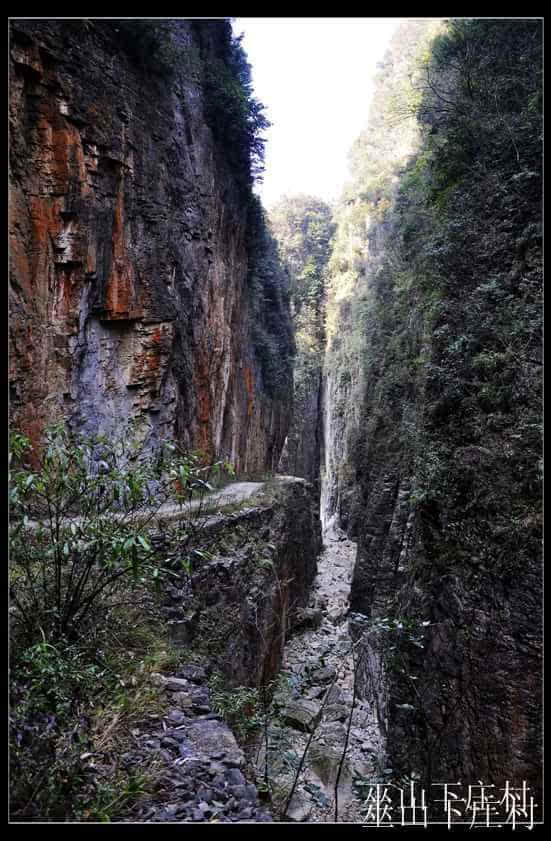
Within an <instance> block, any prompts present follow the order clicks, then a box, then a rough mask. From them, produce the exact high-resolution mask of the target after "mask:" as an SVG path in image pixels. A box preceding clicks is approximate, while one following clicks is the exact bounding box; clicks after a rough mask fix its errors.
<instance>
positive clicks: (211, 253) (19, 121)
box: [10, 19, 291, 471]
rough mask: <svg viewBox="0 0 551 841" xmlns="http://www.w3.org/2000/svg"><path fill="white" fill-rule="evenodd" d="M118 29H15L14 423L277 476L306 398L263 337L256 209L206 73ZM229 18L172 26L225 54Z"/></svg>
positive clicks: (27, 429) (210, 56)
mask: <svg viewBox="0 0 551 841" xmlns="http://www.w3.org/2000/svg"><path fill="white" fill-rule="evenodd" d="M115 24H116V22H113V21H94V22H90V21H79V20H71V21H69V20H65V21H64V20H45V19H40V20H23V19H20V20H12V22H11V45H10V46H11V66H10V74H11V75H10V131H11V136H10V141H11V145H10V150H11V156H10V166H11V187H10V277H11V288H10V310H11V319H10V337H11V339H10V340H11V345H10V365H11V369H10V397H11V410H12V417H13V421H14V423H15V424H16V425H18V426H20V428H21V430H22V431H23V432H24V433H26V434H27V435H29V436H30V438H31V440H32V441H33V443H37V442H38V441H39V438H40V434H41V431H42V430H43V428H44V426H45V425H46V424H48V423H50V422H52V421H54V420H58V419H60V418H64V419H67V420H69V421H70V423H71V425H72V427H73V428H74V429H77V430H79V431H84V432H92V433H96V432H98V431H99V432H102V433H106V434H112V433H114V432H119V431H121V429H122V428H123V427H124V426H125V425H126V424H127V423H128V422H129V421H133V422H136V423H137V424H138V426H139V428H140V435H141V437H142V438H144V439H145V440H146V441H147V442H148V446H150V447H151V448H154V447H155V444H156V442H157V441H158V440H159V439H161V438H163V437H176V438H178V439H179V440H180V441H181V442H182V443H183V444H184V445H185V446H188V447H190V448H194V449H200V450H202V451H203V452H204V453H205V454H207V455H208V456H212V455H214V454H216V455H218V454H220V453H224V454H225V455H227V456H228V457H229V458H230V459H231V461H232V462H233V464H234V466H235V467H236V469H237V470H238V471H264V470H265V469H273V468H274V467H275V465H276V464H277V460H278V458H279V453H280V451H281V448H282V446H283V442H284V439H285V434H286V429H287V426H288V417H289V409H290V399H291V398H290V394H288V395H287V396H285V395H283V396H279V397H278V398H272V397H269V396H268V395H267V394H266V392H265V390H264V385H263V382H262V375H261V371H260V367H259V363H258V361H257V359H256V356H255V353H254V350H253V348H252V344H251V340H250V338H249V336H250V319H249V302H248V297H247V283H246V276H247V265H248V246H247V224H248V223H247V206H246V201H245V200H244V198H243V194H242V192H240V189H239V188H238V184H237V182H236V178H235V175H234V173H233V172H232V169H231V167H230V165H229V164H228V156H227V154H226V152H227V150H225V149H224V148H223V147H222V146H221V144H220V143H218V142H215V140H214V138H213V135H212V132H211V130H210V128H209V126H208V124H207V121H206V117H205V100H204V93H203V90H202V88H201V85H200V84H199V81H198V79H197V77H196V76H194V75H193V73H191V72H188V73H185V72H183V73H178V74H176V75H175V76H174V77H173V78H170V79H168V80H167V79H166V78H163V77H161V76H159V75H156V73H155V72H153V71H154V70H155V68H154V69H153V70H151V68H150V69H149V71H148V70H146V69H144V68H143V66H141V65H140V64H139V63H138V62H136V60H134V59H133V58H132V56H131V55H130V54H129V53H128V52H127V51H125V49H123V48H121V44H120V42H119V41H118V40H117V38H118V36H117V30H116V26H115ZM222 25H223V22H218V21H201V22H199V21H191V20H176V21H171V22H170V27H169V32H168V34H167V37H169V38H170V41H171V43H170V44H169V48H170V49H173V50H174V52H175V55H177V56H183V57H184V59H185V57H186V55H188V53H189V55H190V56H193V55H197V54H199V55H200V57H201V60H204V61H207V62H214V61H217V60H221V58H222V42H221V27H222ZM178 60H180V59H178Z"/></svg>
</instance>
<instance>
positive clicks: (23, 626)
mask: <svg viewBox="0 0 551 841" xmlns="http://www.w3.org/2000/svg"><path fill="white" fill-rule="evenodd" d="M215 467H216V468H217V469H218V468H221V467H222V465H216V466H215ZM210 473H212V470H211V469H210V468H209V467H208V466H204V465H203V464H202V463H201V461H200V459H199V458H198V457H197V456H195V455H193V454H187V453H183V452H180V451H179V450H178V448H177V447H176V445H173V444H171V443H168V442H166V443H165V444H164V446H163V447H162V449H161V450H160V451H159V453H158V455H157V458H156V459H155V460H154V461H149V460H147V459H146V458H145V457H144V453H143V451H142V449H141V447H140V446H138V445H135V444H133V443H132V438H131V437H130V436H122V437H121V438H120V440H118V441H109V440H107V439H106V438H102V437H96V438H94V439H93V438H90V437H87V438H85V437H81V438H76V439H75V438H73V437H72V436H71V435H70V434H69V433H67V431H66V430H65V429H64V428H63V427H62V426H57V427H54V428H52V429H50V430H48V431H47V433H46V435H45V439H44V442H43V445H42V447H41V450H40V452H35V451H33V450H32V449H31V447H30V444H29V441H28V440H27V439H26V438H25V437H24V436H22V435H20V434H18V433H14V434H13V435H12V448H11V456H10V509H11V510H10V514H11V517H10V534H9V539H10V569H9V583H10V604H11V606H10V778H11V808H12V816H13V817H14V818H16V819H31V818H34V819H37V818H41V819H47V818H50V819H52V818H62V819H64V818H67V817H73V818H76V819H82V820H109V819H110V817H112V816H113V815H117V816H120V815H121V814H124V810H125V809H127V808H129V807H130V806H131V804H132V802H133V800H134V799H135V797H136V796H137V794H138V793H139V791H141V790H142V788H143V786H144V785H145V786H147V785H149V784H150V783H151V782H152V780H153V778H154V769H149V770H150V771H151V774H150V773H149V771H148V772H147V774H146V777H144V778H142V779H140V780H138V779H134V778H130V777H129V776H128V775H125V774H123V773H122V772H121V773H120V774H119V773H117V774H115V775H113V774H112V773H111V772H109V770H108V768H107V770H105V768H103V767H102V765H106V766H109V761H108V756H109V754H110V752H111V751H114V752H115V753H116V752H124V749H125V747H124V746H125V743H126V741H127V740H128V739H129V738H130V737H129V730H130V728H131V727H132V722H133V721H139V720H140V719H143V717H144V716H145V715H147V714H152V715H155V716H158V714H159V712H160V711H161V710H162V699H161V698H160V696H159V692H158V690H157V689H156V688H155V687H153V686H151V684H150V681H149V676H150V674H151V673H152V672H157V671H159V670H163V669H170V668H171V667H174V665H175V664H176V663H177V662H178V659H179V657H178V655H177V654H176V653H175V652H173V651H172V650H171V648H170V645H169V642H168V637H167V628H166V624H165V622H164V621H163V619H162V617H161V616H160V613H159V601H158V597H157V594H158V591H159V590H160V582H161V581H164V580H165V579H168V580H170V579H171V578H172V576H174V575H181V572H182V571H183V572H184V573H186V572H187V574H188V576H190V575H191V572H192V570H193V567H194V565H195V564H196V563H198V562H201V561H202V559H203V558H204V556H205V552H204V551H203V548H202V546H203V542H204V541H202V540H201V522H202V520H201V517H200V514H201V508H202V496H201V495H204V493H205V492H206V491H208V490H209V489H210V488H211V486H210V484H209V482H208V481H207V477H208V476H209V475H210ZM197 494H200V495H199V497H198V498H197ZM192 499H196V501H195V502H194V503H193V505H194V506H195V507H192V506H191V505H190V507H189V508H183V509H182V518H181V519H180V520H179V521H178V524H177V526H176V527H174V528H173V529H171V530H170V532H169V533H170V541H169V544H170V545H169V546H168V547H167V546H165V545H164V543H163V542H162V541H161V543H160V544H159V543H158V542H157V541H156V539H155V535H153V534H152V532H153V517H154V515H155V514H156V513H157V512H158V511H159V509H160V507H161V505H162V504H163V503H164V502H166V501H169V500H173V501H174V502H175V503H177V504H178V503H179V504H180V505H181V506H183V505H184V503H188V502H189V503H191V502H192ZM165 531H166V530H165ZM175 564H176V566H177V569H178V571H179V572H178V573H176V572H175V571H174V565H175ZM144 770H145V771H147V769H144Z"/></svg>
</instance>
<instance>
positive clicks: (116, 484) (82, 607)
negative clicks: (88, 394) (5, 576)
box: [9, 426, 211, 645]
mask: <svg viewBox="0 0 551 841" xmlns="http://www.w3.org/2000/svg"><path fill="white" fill-rule="evenodd" d="M29 453H30V443H29V441H28V440H27V439H26V438H25V437H24V436H21V435H18V434H15V435H14V436H13V446H12V465H11V466H12V471H11V477H10V480H11V488H10V508H11V523H10V533H9V539H10V592H11V599H12V605H11V618H12V622H13V626H14V633H15V634H16V636H17V638H18V639H22V640H24V642H25V644H27V645H32V644H35V643H37V642H39V641H40V639H41V638H43V639H46V640H47V642H48V643H53V642H56V641H59V640H69V641H70V640H76V639H78V638H79V637H81V636H83V635H84V634H86V633H87V632H89V631H90V630H91V629H93V627H94V626H97V625H98V624H99V623H100V622H102V621H103V619H104V617H105V614H107V613H108V612H109V609H110V606H111V604H112V603H113V602H114V601H116V600H117V596H118V592H119V589H120V586H121V584H122V583H123V580H127V579H130V580H132V581H135V582H137V581H140V580H143V579H144V578H147V580H149V581H150V582H151V583H154V582H155V581H158V579H159V577H160V576H162V575H163V568H162V565H161V563H160V559H159V557H158V554H157V552H156V550H155V548H154V547H153V546H152V545H151V541H150V539H149V537H148V531H149V530H150V528H151V521H152V519H153V517H154V516H155V514H156V513H157V512H158V511H159V509H160V507H161V505H163V503H166V502H167V501H170V500H173V501H175V502H184V501H185V500H188V499H190V498H191V496H192V495H193V493H194V492H197V491H199V492H200V493H204V492H205V491H206V490H209V489H211V488H210V486H209V485H208V483H207V482H206V481H205V479H204V476H205V470H209V469H210V468H205V467H203V466H201V464H200V462H199V459H198V457H197V456H195V455H191V454H187V453H182V452H179V451H178V449H177V447H176V445H174V444H171V443H165V444H164V445H163V447H162V448H161V449H160V451H159V453H158V456H157V458H156V459H155V460H154V461H151V460H149V461H148V460H146V459H145V458H144V455H143V453H142V452H141V449H140V447H139V446H137V445H136V444H133V443H132V442H131V441H129V440H125V439H124V438H121V439H120V440H118V441H109V440H108V439H106V438H103V437H96V438H92V437H81V438H78V439H73V438H72V437H71V436H70V435H69V433H67V432H66V431H65V429H64V428H63V427H61V426H58V427H54V428H52V429H50V430H48V431H47V433H46V435H45V439H44V445H43V447H42V450H41V454H40V455H39V454H37V453H35V454H34V455H35V466H34V467H31V465H30V463H29V462H28V461H27V457H28V455H29Z"/></svg>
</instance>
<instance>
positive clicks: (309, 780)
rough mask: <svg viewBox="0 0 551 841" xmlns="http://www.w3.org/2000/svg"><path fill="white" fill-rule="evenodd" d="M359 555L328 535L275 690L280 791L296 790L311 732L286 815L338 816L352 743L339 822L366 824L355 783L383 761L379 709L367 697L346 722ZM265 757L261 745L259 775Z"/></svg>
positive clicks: (272, 765) (274, 767) (272, 745)
mask: <svg viewBox="0 0 551 841" xmlns="http://www.w3.org/2000/svg"><path fill="white" fill-rule="evenodd" d="M355 557H356V545H355V544H354V543H353V542H352V541H350V540H348V539H347V538H346V536H345V535H344V534H343V533H342V532H341V531H340V530H338V529H336V528H335V527H332V528H331V530H329V531H328V532H327V533H326V534H325V546H324V550H323V552H322V554H321V555H320V558H319V560H318V575H317V577H316V580H315V582H314V585H313V588H312V594H311V598H310V603H309V606H308V607H307V608H306V609H305V610H304V611H303V615H304V622H303V623H302V625H301V628H300V632H299V633H297V634H296V635H295V636H294V637H293V638H292V639H291V640H290V641H289V642H288V643H287V645H286V648H285V658H284V666H283V675H282V676H283V678H284V681H285V682H286V684H287V686H286V688H285V689H282V690H281V691H280V692H279V693H277V694H276V696H275V699H274V700H275V701H276V703H277V704H278V705H279V715H278V719H277V721H274V722H272V726H271V727H270V731H269V736H270V741H269V749H268V767H269V769H270V775H271V778H272V783H273V784H274V786H275V788H276V789H279V790H280V791H282V792H285V791H287V792H288V791H289V790H290V787H291V785H292V783H293V780H294V777H295V774H296V770H297V767H298V763H299V762H300V758H301V757H302V755H303V752H304V750H305V748H306V745H307V742H308V739H309V738H310V737H311V734H312V733H313V736H312V737H311V742H310V746H309V748H308V752H307V754H306V759H305V762H304V767H303V770H302V772H301V775H300V779H299V782H298V785H297V787H296V791H295V794H294V796H293V799H292V801H291V803H290V805H289V807H288V808H287V812H286V819H287V820H291V821H308V822H309V823H315V822H327V821H334V815H335V783H336V780H337V775H338V774H339V767H340V766H341V759H342V756H343V751H344V749H345V744H346V743H347V744H346V754H345V758H344V761H342V767H341V770H340V775H339V785H338V821H339V822H349V823H362V822H363V820H364V818H363V814H362V808H361V806H362V798H361V789H360V788H358V786H357V783H361V782H365V781H366V780H367V781H374V780H376V779H377V778H378V777H379V775H380V772H381V768H382V766H383V765H384V747H383V743H382V738H381V735H380V732H379V726H378V722H377V719H376V715H375V713H374V711H373V710H372V708H371V707H370V705H369V704H367V703H366V702H365V701H363V700H362V699H358V698H356V700H355V703H354V709H353V713H352V721H351V724H350V728H349V727H348V724H349V718H350V711H351V708H352V701H353V678H354V663H353V659H352V654H351V648H352V640H351V638H350V636H349V634H348V622H347V613H348V609H349V603H348V596H349V593H350V582H351V579H352V573H353V568H354V562H355ZM347 739H348V742H347ZM265 762H266V753H265V750H264V749H263V747H260V748H259V751H258V756H257V765H258V769H259V773H260V771H261V769H264V768H265Z"/></svg>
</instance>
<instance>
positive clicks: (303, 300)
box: [269, 195, 334, 490]
mask: <svg viewBox="0 0 551 841" xmlns="http://www.w3.org/2000/svg"><path fill="white" fill-rule="evenodd" d="M331 217H332V214H331V209H330V207H329V206H328V205H327V204H325V202H323V201H321V200H320V199H318V198H315V197H313V196H307V195H297V196H291V197H289V196H286V197H285V198H283V199H281V201H280V202H279V203H278V204H277V205H275V206H274V207H272V208H271V209H270V216H269V220H270V226H271V229H272V231H273V232H274V235H275V236H276V239H277V243H278V248H279V253H280V255H281V259H282V262H283V265H284V266H285V269H286V270H287V272H288V274H289V278H290V289H291V296H290V297H291V306H292V313H293V322H294V327H295V337H296V358H295V366H294V372H293V374H294V400H293V419H292V422H291V426H290V429H289V434H288V436H287V440H286V443H285V448H284V450H283V453H282V456H281V461H280V464H279V470H280V472H282V473H289V474H291V475H293V476H303V477H304V478H305V479H307V480H308V481H309V482H312V483H314V484H315V485H316V487H317V488H318V490H319V477H320V462H321V454H322V449H323V420H322V406H321V399H322V367H323V351H324V346H325V284H326V274H327V261H328V259H329V254H330V251H331V238H332V235H333V233H334V225H333V223H332V218H331Z"/></svg>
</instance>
